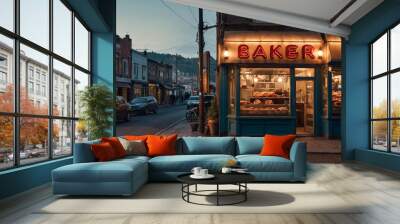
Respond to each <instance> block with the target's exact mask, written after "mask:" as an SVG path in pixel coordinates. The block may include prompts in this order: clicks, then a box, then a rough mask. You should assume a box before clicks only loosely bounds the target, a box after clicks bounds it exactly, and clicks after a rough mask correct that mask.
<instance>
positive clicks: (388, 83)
mask: <svg viewBox="0 0 400 224" xmlns="http://www.w3.org/2000/svg"><path fill="white" fill-rule="evenodd" d="M397 26H400V21H398V22H396V23H394V24H393V25H391V26H390V27H389V28H387V29H385V31H384V32H383V33H381V34H380V35H378V36H377V37H376V38H375V39H374V40H372V41H371V42H370V43H369V45H368V46H369V149H370V150H373V151H379V152H386V153H391V154H400V152H393V151H392V125H391V124H392V121H400V117H393V116H392V97H391V91H392V85H391V80H392V76H394V75H396V74H397V73H399V72H400V67H398V68H393V69H392V68H391V61H392V60H391V58H392V55H391V53H392V52H391V51H392V48H391V38H392V35H391V31H392V29H393V28H395V27H397ZM385 35H386V36H387V39H386V42H387V43H386V44H387V52H386V55H387V64H386V71H385V72H382V73H379V74H375V75H374V74H373V72H374V70H373V66H374V61H373V56H374V55H373V54H374V52H373V44H374V43H376V41H378V40H379V39H380V38H381V37H383V36H385ZM383 77H386V87H387V93H386V94H387V96H386V97H387V103H386V104H387V105H386V110H387V114H386V117H385V118H373V91H374V87H373V81H374V80H376V79H379V78H383ZM377 121H382V122H386V123H387V124H386V129H387V130H386V135H387V138H386V151H383V150H379V149H377V148H374V136H373V135H374V133H373V123H374V122H377Z"/></svg>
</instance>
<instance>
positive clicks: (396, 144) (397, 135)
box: [390, 120, 400, 153]
mask: <svg viewBox="0 0 400 224" xmlns="http://www.w3.org/2000/svg"><path fill="white" fill-rule="evenodd" d="M390 126H391V131H390V133H391V134H390V135H391V136H390V137H391V138H390V139H391V141H392V148H391V151H392V152H396V153H400V120H394V121H391V125H390Z"/></svg>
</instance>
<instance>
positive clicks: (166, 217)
mask: <svg viewBox="0 0 400 224" xmlns="http://www.w3.org/2000/svg"><path fill="white" fill-rule="evenodd" d="M308 182H312V183H317V184H319V185H322V186H324V187H325V188H327V189H328V190H330V191H332V192H334V193H336V194H337V195H339V196H340V197H341V198H343V199H344V200H346V201H349V202H351V201H356V202H363V203H362V204H365V207H363V208H362V212H361V213H356V214H245V215H243V214H233V215H232V214H152V215H149V214H37V213H34V211H36V210H37V208H38V207H40V206H43V205H44V204H46V203H48V202H50V201H52V200H54V197H53V196H52V195H51V191H50V188H49V186H43V187H40V188H38V189H35V190H33V191H31V192H27V193H25V194H21V195H19V196H17V197H14V198H11V199H8V200H6V201H3V202H0V223H7V224H12V223H28V224H39V223H40V224H50V223H73V224H78V223H85V224H89V223H90V224H94V223H96V224H97V223H99V224H100V223H105V224H130V223H131V224H133V223H135V224H136V223H137V224H150V223H151V224H158V223H161V224H181V223H182V224H186V223H189V224H197V223H198V224H209V223H210V224H220V223H228V224H238V223H243V224H253V223H254V224H256V223H257V224H260V223H271V224H274V223H301V224H313V223H340V224H346V223H360V224H364V223H366V224H369V223H379V224H391V223H393V224H399V223H400V175H399V174H396V173H391V172H387V171H383V170H380V169H376V168H371V167H368V166H365V165H361V164H356V163H349V164H311V165H310V172H309V180H308ZM315 203H319V202H318V201H316V202H315ZM171 206H173V205H171Z"/></svg>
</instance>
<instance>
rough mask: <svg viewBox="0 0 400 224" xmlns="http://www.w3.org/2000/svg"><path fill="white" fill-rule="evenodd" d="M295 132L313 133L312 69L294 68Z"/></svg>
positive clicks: (304, 134)
mask: <svg viewBox="0 0 400 224" xmlns="http://www.w3.org/2000/svg"><path fill="white" fill-rule="evenodd" d="M295 71H296V72H295V76H296V134H297V135H301V136H313V135H314V122H315V112H314V111H315V110H314V69H313V68H304V69H296V70H295Z"/></svg>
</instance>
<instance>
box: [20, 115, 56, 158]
mask: <svg viewBox="0 0 400 224" xmlns="http://www.w3.org/2000/svg"><path fill="white" fill-rule="evenodd" d="M48 121H49V120H48V119H44V118H31V117H22V118H21V119H20V127H19V128H20V136H19V138H20V152H19V156H20V159H21V164H28V163H35V162H38V161H41V160H46V159H48V158H49V150H48V148H49V147H48V143H49V142H48V131H49V128H48V127H49V122H48Z"/></svg>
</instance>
